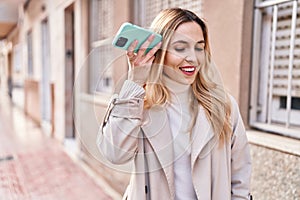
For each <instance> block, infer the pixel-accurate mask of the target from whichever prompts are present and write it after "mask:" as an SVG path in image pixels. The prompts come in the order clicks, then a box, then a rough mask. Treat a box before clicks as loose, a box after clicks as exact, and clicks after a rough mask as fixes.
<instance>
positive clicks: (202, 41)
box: [172, 40, 205, 44]
mask: <svg viewBox="0 0 300 200" xmlns="http://www.w3.org/2000/svg"><path fill="white" fill-rule="evenodd" d="M177 43H182V44H188V42H187V41H184V40H177V41H175V42H173V43H172V44H177ZM197 43H198V44H199V43H205V41H204V40H200V41H198V42H197Z"/></svg>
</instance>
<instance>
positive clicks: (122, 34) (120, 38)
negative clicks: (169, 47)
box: [112, 22, 162, 52]
mask: <svg viewBox="0 0 300 200" xmlns="http://www.w3.org/2000/svg"><path fill="white" fill-rule="evenodd" d="M151 34H154V35H155V37H154V40H153V41H152V42H151V44H150V45H149V47H148V48H147V50H146V51H150V50H151V49H152V48H153V47H155V45H157V44H158V43H159V42H160V41H161V40H162V36H161V35H159V34H157V33H154V32H152V31H150V30H148V29H145V28H142V27H139V26H137V25H134V24H131V23H129V22H125V23H123V24H122V25H121V27H120V29H119V31H118V32H117V35H116V36H115V37H114V39H113V42H112V44H113V46H115V47H117V48H121V49H124V50H127V49H128V47H129V46H130V44H131V43H132V42H133V41H134V40H138V45H137V46H136V48H135V50H134V52H137V51H138V50H139V49H140V47H141V45H142V44H143V43H144V42H145V41H146V40H147V38H148V37H149V36H150V35H151Z"/></svg>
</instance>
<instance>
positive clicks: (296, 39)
mask: <svg viewBox="0 0 300 200" xmlns="http://www.w3.org/2000/svg"><path fill="white" fill-rule="evenodd" d="M299 13H300V2H299V1H297V0H268V1H263V2H260V1H258V0H257V1H256V6H255V23H254V25H255V27H254V39H253V41H254V43H253V61H252V63H253V66H252V90H251V111H250V125H252V126H254V127H257V128H261V129H264V130H267V131H272V132H277V133H280V134H284V135H288V136H292V137H296V138H300V120H299V119H300V110H299V101H300V15H299Z"/></svg>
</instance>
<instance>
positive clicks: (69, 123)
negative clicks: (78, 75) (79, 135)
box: [65, 4, 75, 139]
mask: <svg viewBox="0 0 300 200" xmlns="http://www.w3.org/2000/svg"><path fill="white" fill-rule="evenodd" d="M74 50H75V48H74V4H71V5H70V6H68V7H67V8H66V9H65V139H75V130H74V121H73V103H74V97H73V86H74V71H75V69H74Z"/></svg>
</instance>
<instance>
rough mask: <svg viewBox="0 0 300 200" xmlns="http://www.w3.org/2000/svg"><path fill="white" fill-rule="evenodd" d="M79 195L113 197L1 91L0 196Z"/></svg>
mask: <svg viewBox="0 0 300 200" xmlns="http://www.w3.org/2000/svg"><path fill="white" fill-rule="evenodd" d="M77 199H78V200H79V199H85V200H108V199H112V197H110V196H109V195H108V194H107V193H106V192H105V189H102V188H100V187H99V186H98V184H96V182H95V181H94V180H93V179H92V178H91V177H90V176H89V175H88V174H87V173H86V172H85V171H84V170H83V168H81V167H80V166H79V165H78V164H77V163H76V162H74V161H73V160H72V159H71V158H70V157H69V156H68V155H67V154H66V152H65V151H64V147H63V146H62V145H61V144H60V143H58V142H57V141H55V140H54V139H51V138H49V137H47V136H46V135H45V134H43V133H42V132H41V129H40V128H39V127H38V126H37V125H36V124H34V123H33V122H32V121H31V120H30V119H28V118H27V117H26V116H25V115H24V113H23V111H22V110H21V109H20V108H18V107H17V106H15V105H13V104H12V103H11V102H10V101H9V99H8V97H6V95H4V94H3V93H1V94H0V200H77Z"/></svg>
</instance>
